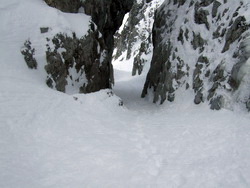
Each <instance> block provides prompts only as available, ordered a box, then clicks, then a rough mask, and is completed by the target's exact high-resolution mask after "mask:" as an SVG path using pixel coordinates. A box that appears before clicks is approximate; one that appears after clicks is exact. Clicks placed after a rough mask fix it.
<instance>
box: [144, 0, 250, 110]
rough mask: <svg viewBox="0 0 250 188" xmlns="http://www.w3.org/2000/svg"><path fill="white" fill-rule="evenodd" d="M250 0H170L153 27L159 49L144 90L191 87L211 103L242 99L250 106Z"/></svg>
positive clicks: (158, 96) (160, 95)
mask: <svg viewBox="0 0 250 188" xmlns="http://www.w3.org/2000/svg"><path fill="white" fill-rule="evenodd" d="M247 3H248V2H247V1H245V0H242V1H224V0H165V2H164V3H163V5H162V6H161V7H160V8H159V9H158V10H157V13H156V17H155V23H154V28H153V45H154V52H153V58H152V61H151V68H150V70H149V72H148V75H147V79H146V82H145V85H144V89H143V92H142V97H145V96H146V95H147V93H148V92H153V93H154V101H153V102H158V101H159V102H160V103H163V102H164V101H165V100H168V101H173V100H175V97H176V94H177V93H178V92H183V90H192V91H193V99H192V100H194V103H196V104H200V103H201V102H205V101H209V103H210V105H211V108H212V109H220V108H222V107H228V106H230V105H231V106H232V104H233V103H235V102H240V103H241V104H244V105H246V107H247V108H248V109H250V108H249V104H250V102H249V98H250V82H249V78H250V76H249V75H250V68H249V67H250V66H249V62H250V60H248V59H249V57H250V56H249V54H250V53H249V52H250V51H249V45H250V42H249V39H247V37H248V36H249V23H250V16H249V14H248V13H247V12H248V11H249V8H248V6H247Z"/></svg>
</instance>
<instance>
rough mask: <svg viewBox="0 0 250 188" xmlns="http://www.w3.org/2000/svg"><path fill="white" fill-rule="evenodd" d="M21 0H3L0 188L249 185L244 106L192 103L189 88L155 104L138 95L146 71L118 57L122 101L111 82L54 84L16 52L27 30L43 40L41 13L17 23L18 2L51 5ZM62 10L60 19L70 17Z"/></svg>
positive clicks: (249, 136) (249, 138)
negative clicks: (70, 88) (71, 86)
mask: <svg viewBox="0 0 250 188" xmlns="http://www.w3.org/2000/svg"><path fill="white" fill-rule="evenodd" d="M19 1H21V0H15V1H14V2H16V3H13V2H12V3H10V2H9V1H8V0H4V1H3V4H2V3H1V4H0V24H1V25H0V37H1V38H0V39H1V43H0V52H1V56H0V58H1V59H0V65H1V69H0V187H1V188H16V187H25V188H44V187H46V188H47V187H53V188H56V187H58V188H64V187H65V188H68V187H74V188H78V187H79V188H80V187H89V188H95V187H98V188H99V187H102V188H110V187H115V188H127V187H131V188H138V187H139V188H140V187H141V188H147V187H148V188H155V187H156V188H157V187H159V188H165V187H167V188H176V187H181V188H195V187H197V188H200V187H203V188H222V187H226V188H230V187H232V188H235V187H237V188H248V187H250V160H249V159H250V147H249V145H250V123H249V122H250V115H249V113H246V112H243V111H239V112H231V111H228V110H221V111H218V112H217V111H211V110H209V109H208V107H207V105H206V104H204V105H199V106H195V105H194V104H192V101H191V100H190V99H189V98H188V97H189V96H188V94H187V93H185V94H183V97H178V98H179V99H180V100H179V101H176V102H175V103H165V104H164V105H157V104H152V103H151V102H149V101H150V100H149V99H147V98H146V99H141V98H140V94H141V91H142V87H143V84H144V80H145V76H146V75H145V72H146V71H145V72H144V74H143V75H142V76H135V77H132V76H131V69H132V67H128V69H127V70H119V69H118V68H117V67H119V66H118V63H119V62H114V67H115V80H116V84H115V87H114V93H115V94H116V95H117V96H119V97H120V98H122V99H123V101H124V107H120V106H118V103H119V98H118V97H117V96H116V95H115V96H111V97H109V96H108V95H107V92H108V90H103V91H100V92H97V93H92V94H87V95H81V94H74V95H68V94H63V93H60V92H57V91H54V90H51V89H49V88H47V86H46V85H45V83H44V78H45V75H44V73H43V72H42V71H41V70H42V65H40V69H39V70H40V71H41V72H40V71H39V70H38V71H37V70H29V69H28V68H27V67H26V65H25V62H24V61H23V57H22V56H21V54H20V48H21V46H22V45H23V42H24V40H26V37H27V35H28V34H27V32H26V31H24V30H26V29H27V31H29V32H30V33H29V34H30V35H31V36H32V37H33V38H34V39H37V42H39V41H40V39H39V35H38V36H37V31H30V30H29V28H33V27H36V28H37V23H39V21H42V20H39V19H41V18H40V17H38V18H37V17H33V18H34V21H32V22H31V23H29V22H27V23H26V22H25V21H24V22H22V24H21V25H20V24H19V21H18V20H19V19H17V17H16V15H15V13H16V12H15V10H16V9H17V10H18V13H20V14H19V15H18V16H21V17H22V14H21V13H22V12H24V10H27V8H25V9H22V8H21V7H25V6H26V5H27V6H28V4H31V2H32V3H33V4H34V7H35V8H36V11H39V9H37V7H39V6H42V7H43V11H45V10H47V8H46V7H45V4H42V2H40V1H39V0H32V1H31V0H27V1H26V0H22V2H20V3H19ZM25 2H26V3H27V4H26V5H25V4H23V6H21V5H20V4H22V3H25ZM20 6H21V7H20ZM31 8H32V7H31ZM48 11H49V12H48V15H49V14H52V15H54V16H58V15H61V14H59V13H58V11H55V10H54V9H51V8H48ZM29 14H32V11H31V12H29V11H26V12H25V13H24V15H23V16H24V17H25V18H27V17H29ZM72 16H73V15H72ZM59 17H60V16H59ZM31 18H32V17H30V18H29V19H31ZM60 19H61V21H60V23H59V25H60V24H62V25H60V26H64V25H67V24H68V23H64V22H63V18H62V17H60ZM8 20H13V22H8ZM43 21H44V20H43ZM47 21H48V20H47ZM66 22H67V21H66ZM29 24H31V25H29ZM48 24H52V25H53V24H55V23H48ZM19 26H21V28H20V30H18V28H19ZM17 31H18V32H17ZM37 37H38V38H37ZM37 45H38V44H37ZM37 53H38V57H39V58H41V59H43V58H42V57H41V56H42V55H43V53H41V51H38V52H37ZM189 101H191V102H189Z"/></svg>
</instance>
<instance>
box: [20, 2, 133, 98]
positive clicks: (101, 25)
mask: <svg viewBox="0 0 250 188" xmlns="http://www.w3.org/2000/svg"><path fill="white" fill-rule="evenodd" d="M45 2H46V3H47V4H48V5H49V6H52V7H54V8H57V9H59V10H61V11H63V12H66V13H78V12H79V11H80V12H84V13H85V14H87V15H90V16H91V22H90V23H89V25H85V26H84V27H89V30H88V33H87V34H86V35H85V36H81V37H77V36H76V35H75V33H74V32H73V33H72V34H70V35H69V34H65V33H57V34H56V35H54V36H53V37H50V38H49V37H48V38H47V45H46V48H47V50H46V61H47V64H46V65H45V70H46V72H47V74H48V76H47V79H46V83H47V85H48V86H49V87H51V88H55V89H56V90H58V91H62V92H67V91H66V90H67V87H68V86H69V85H70V86H72V87H75V90H76V89H78V90H79V91H80V92H83V93H89V92H94V91H98V90H100V89H105V88H111V87H112V84H113V82H114V81H113V68H112V64H111V59H112V53H113V46H114V33H115V32H116V30H118V29H119V27H120V25H121V24H122V20H123V17H124V15H125V14H126V13H127V12H128V11H129V10H130V9H131V7H132V5H133V0H105V1H103V0H84V1H83V0H73V1H72V0H45ZM52 19H53V18H52ZM82 24H83V23H79V26H81V25H82ZM40 29H41V33H46V32H48V31H49V30H50V29H51V28H46V27H44V28H40ZM52 29H53V28H52ZM25 44H29V46H27V45H24V47H25V48H24V49H23V50H22V54H23V55H24V56H25V60H27V59H28V61H26V62H27V65H31V64H34V62H35V61H36V60H35V59H34V57H33V55H34V52H35V49H33V47H32V41H26V43H25ZM29 52H30V53H29ZM30 59H31V60H32V62H31V61H30ZM30 68H31V67H30ZM32 68H33V67H32ZM35 68H36V67H35Z"/></svg>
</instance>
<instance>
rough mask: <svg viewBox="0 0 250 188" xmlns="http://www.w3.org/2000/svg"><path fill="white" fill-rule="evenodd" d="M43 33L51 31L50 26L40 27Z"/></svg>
mask: <svg viewBox="0 0 250 188" xmlns="http://www.w3.org/2000/svg"><path fill="white" fill-rule="evenodd" d="M40 31H41V33H47V32H48V31H49V28H48V27H40Z"/></svg>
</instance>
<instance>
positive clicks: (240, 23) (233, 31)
mask: <svg viewBox="0 0 250 188" xmlns="http://www.w3.org/2000/svg"><path fill="white" fill-rule="evenodd" d="M248 28H249V25H247V24H246V18H245V17H244V16H239V17H237V18H236V19H235V21H234V22H233V24H232V26H231V27H230V28H229V29H228V31H227V34H226V43H225V46H224V48H223V50H222V53H224V52H226V51H227V50H228V49H229V47H230V45H231V44H232V43H233V42H234V41H236V40H237V39H239V38H240V36H241V35H242V33H244V32H245V31H246V30H248Z"/></svg>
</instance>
